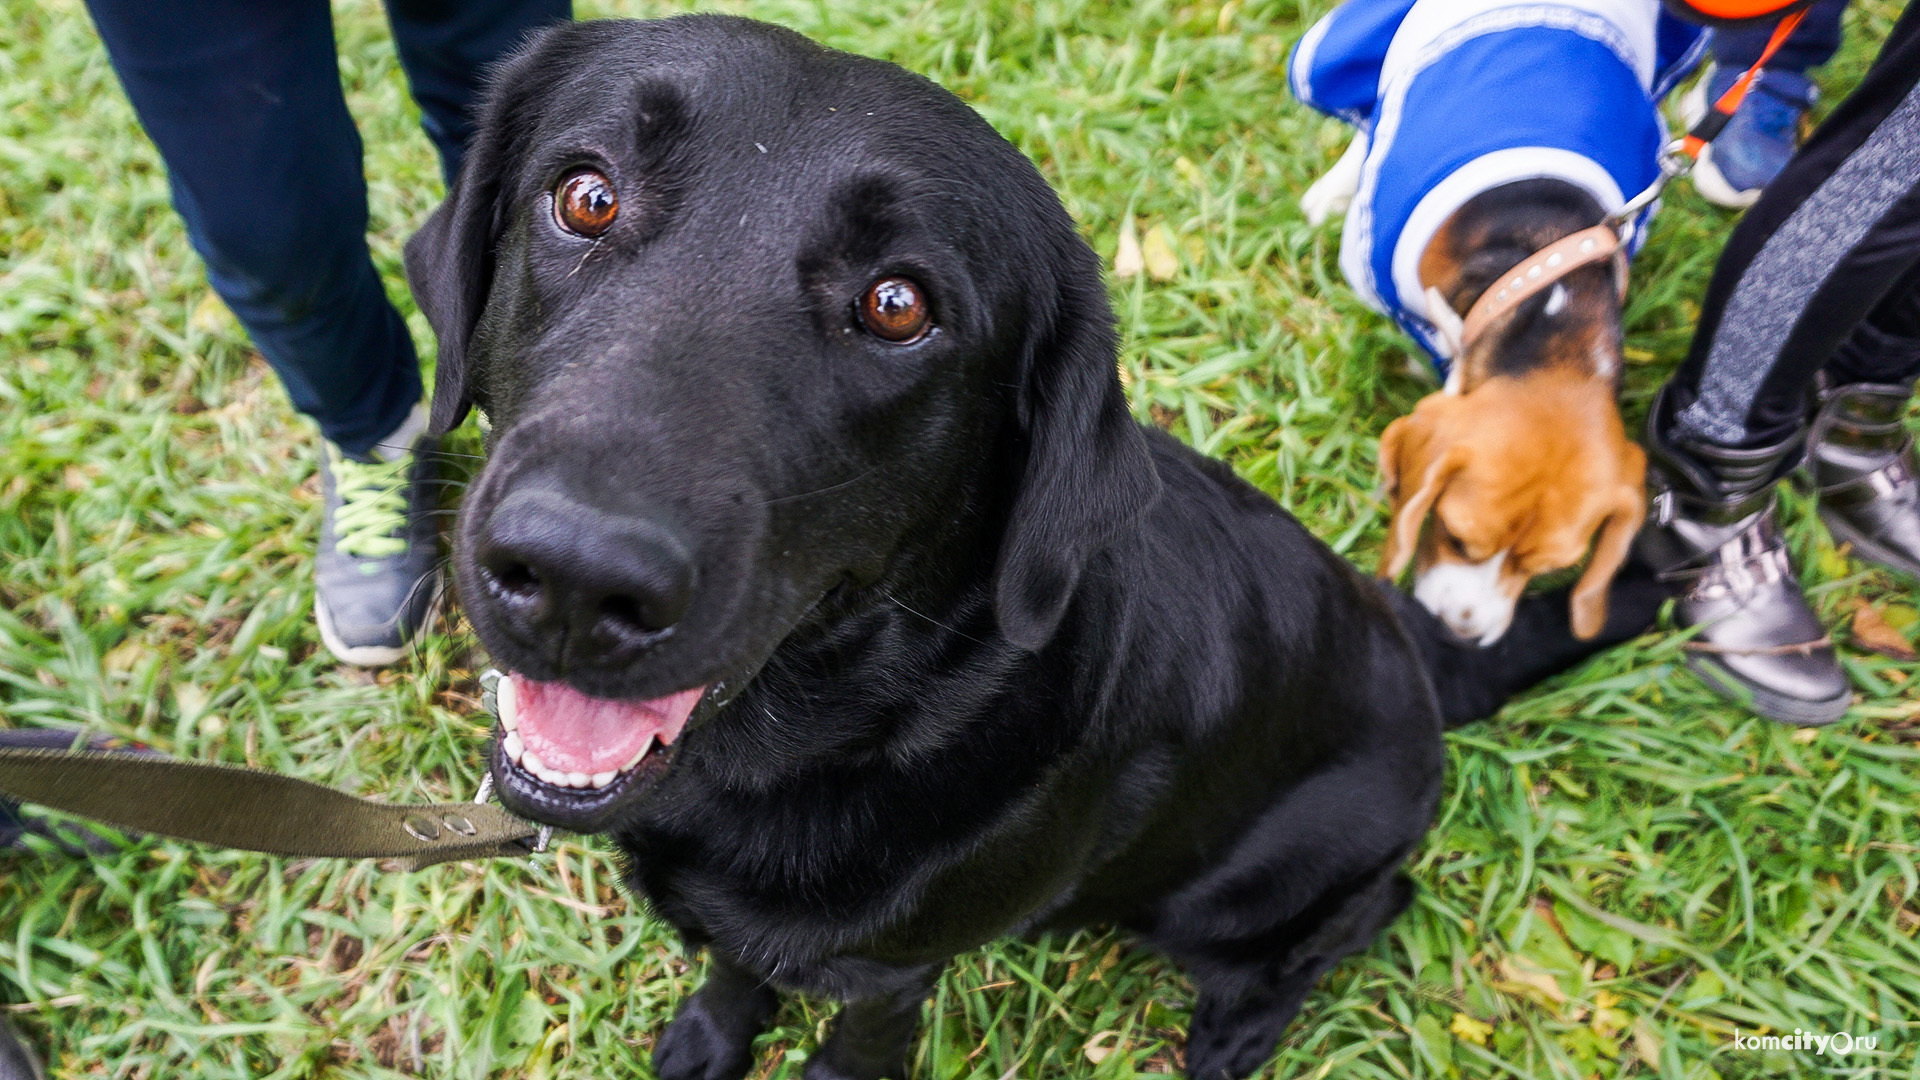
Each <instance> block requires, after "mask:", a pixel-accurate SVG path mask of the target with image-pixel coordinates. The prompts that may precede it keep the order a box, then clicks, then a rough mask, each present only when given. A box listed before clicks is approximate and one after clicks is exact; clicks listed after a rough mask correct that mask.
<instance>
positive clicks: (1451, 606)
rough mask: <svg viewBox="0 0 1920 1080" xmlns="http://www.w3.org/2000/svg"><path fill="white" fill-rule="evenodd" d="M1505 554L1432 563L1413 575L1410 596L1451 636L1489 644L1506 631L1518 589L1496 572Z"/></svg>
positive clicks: (1498, 570) (1517, 599)
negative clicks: (1436, 618) (1478, 558)
mask: <svg viewBox="0 0 1920 1080" xmlns="http://www.w3.org/2000/svg"><path fill="white" fill-rule="evenodd" d="M1506 554H1507V553H1506V552H1504V551H1503V552H1501V553H1500V554H1498V555H1495V556H1494V557H1493V558H1491V559H1488V560H1487V561H1485V562H1480V563H1455V562H1439V563H1435V564H1434V565H1432V566H1430V567H1427V568H1426V569H1424V570H1422V571H1421V572H1420V573H1419V574H1418V575H1416V576H1415V578H1414V582H1413V598H1414V599H1415V600H1418V601H1420V604H1421V606H1423V607H1425V608H1426V609H1427V610H1428V611H1431V612H1433V613H1434V615H1436V616H1438V617H1439V619H1440V621H1441V622H1443V623H1445V624H1446V626H1447V629H1449V630H1451V631H1453V633H1454V634H1455V636H1457V637H1459V638H1461V639H1462V640H1465V641H1472V642H1477V643H1479V644H1481V645H1491V644H1493V643H1494V642H1496V641H1499V640H1500V638H1501V636H1502V635H1504V634H1505V633H1506V632H1507V627H1508V626H1509V625H1510V624H1511V623H1512V622H1513V609H1514V605H1515V604H1516V603H1517V602H1518V601H1519V599H1520V596H1519V590H1518V589H1512V590H1510V589H1509V588H1508V587H1507V582H1505V581H1504V580H1503V578H1502V575H1501V573H1500V571H1501V567H1502V564H1503V563H1504V562H1505V561H1506ZM1522 584H1523V585H1524V579H1523V580H1522Z"/></svg>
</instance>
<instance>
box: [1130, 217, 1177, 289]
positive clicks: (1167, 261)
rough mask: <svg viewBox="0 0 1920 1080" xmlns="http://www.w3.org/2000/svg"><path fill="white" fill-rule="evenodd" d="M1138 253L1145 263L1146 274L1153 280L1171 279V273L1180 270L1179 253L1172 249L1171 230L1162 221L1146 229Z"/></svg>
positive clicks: (1173, 273)
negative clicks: (1143, 240) (1145, 236)
mask: <svg viewBox="0 0 1920 1080" xmlns="http://www.w3.org/2000/svg"><path fill="white" fill-rule="evenodd" d="M1140 254H1141V255H1142V256H1144V258H1145V260H1146V264H1147V276H1148V277H1150V278H1152V279H1153V280H1155V281H1171V280H1173V275H1175V274H1177V273H1179V272H1180V255H1179V253H1178V252H1176V251H1174V249H1173V230H1172V229H1169V228H1167V226H1166V223H1165V222H1162V223H1160V224H1158V225H1155V226H1154V227H1153V228H1151V229H1148V230H1147V239H1146V241H1145V242H1144V243H1142V244H1141V245H1140Z"/></svg>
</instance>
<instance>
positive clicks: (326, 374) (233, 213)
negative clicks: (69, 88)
mask: <svg viewBox="0 0 1920 1080" xmlns="http://www.w3.org/2000/svg"><path fill="white" fill-rule="evenodd" d="M88 6H89V8H90V9H91V11H92V13H93V17H94V22H95V24H96V25H97V26H98V27H99V30H100V36H101V38H102V39H103V40H104V41H105V42H106V45H107V52H108V55H109V56H110V57H111V58H112V60H113V66H114V70H115V72H116V73H117V74H118V75H119V76H120V81H121V84H122V85H123V86H124V87H125V88H126V91H127V96H128V97H129V98H130V99H132V101H133V106H134V109H135V111H136V112H138V113H139V115H140V121H141V123H142V125H143V126H145V128H146V130H147V134H148V135H149V136H151V137H152V139H153V141H154V144H155V145H156V146H158V147H159V149H160V154H161V156H162V157H163V158H165V159H166V163H167V174H168V178H169V179H170V181H171V182H172V185H173V198H174V205H175V207H176V208H178V210H179V211H180V216H181V217H182V218H183V219H185V221H186V226H187V234H188V237H189V238H190V239H191V240H192V242H193V246H194V248H195V250H197V251H198V252H199V253H200V255H201V257H202V258H203V259H205V261H206V265H207V277H208V279H209V281H211V282H212V284H213V287H214V289H215V291H217V292H218V293H219V294H220V296H221V298H222V299H224V300H225V301H226V302H227V306H228V307H230V308H232V309H233V313H234V314H235V315H236V316H237V317H238V318H239V319H240V322H241V324H242V325H244V326H245V327H246V328H247V332H248V333H249V334H250V335H251V336H252V338H253V341H254V344H255V345H256V346H258V348H259V349H260V352H261V354H262V355H264V356H265V357H266V358H267V362H268V363H269V364H271V365H273V368H274V370H275V371H276V372H277V373H278V374H279V375H280V378H281V380H282V382H284V383H285V385H286V388H287V394H288V396H289V397H291V398H292V399H293V403H294V406H295V408H297V409H299V410H300V411H301V412H304V413H306V414H308V415H310V416H312V417H313V418H314V419H315V420H316V421H318V422H319V425H320V430H321V432H322V433H323V434H324V435H325V436H326V437H327V438H328V439H329V440H331V441H333V442H334V443H336V444H338V445H339V446H340V447H341V448H343V449H344V450H346V451H347V452H349V453H354V454H360V453H365V452H366V451H368V450H370V449H371V448H372V447H373V446H374V444H375V443H377V442H378V441H380V440H381V439H382V438H384V437H385V436H387V435H388V434H389V433H391V432H392V431H393V430H394V429H395V428H397V427H399V426H400V424H401V422H402V421H403V420H404V419H405V418H406V416H407V413H408V411H409V410H411V409H412V408H413V406H414V404H415V403H416V402H417V401H418V400H419V399H420V390H421V386H420V375H419V365H418V364H417V362H416V361H415V358H414V353H413V341H412V338H411V337H410V336H409V335H408V333H407V328H406V324H405V322H404V321H402V319H401V318H400V315H399V312H397V311H395V310H394V307H393V305H392V304H391V303H390V302H389V301H388V300H387V296H386V292H385V290H384V289H383V287H382V286H381V283H380V279H379V276H378V274H376V273H375V271H374V268H373V262H372V259H371V258H370V257H369V255H368V252H367V242H366V228H367V196H366V181H365V179H364V177H363V175H362V173H361V148H360V136H359V133H358V132H357V131H355V130H354V126H353V119H352V117H350V116H349V115H348V114H347V105H346V100H345V98H344V97H343V96H342V94H341V90H340V71H339V63H338V61H337V59H336V58H335V55H334V45H333V19H332V14H331V12H330V11H329V9H328V6H327V4H326V0H284V2H276V3H270V4H266V3H258V2H255V0H89V3H88Z"/></svg>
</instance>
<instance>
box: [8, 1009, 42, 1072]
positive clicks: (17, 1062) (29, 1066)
mask: <svg viewBox="0 0 1920 1080" xmlns="http://www.w3.org/2000/svg"><path fill="white" fill-rule="evenodd" d="M44 1075H45V1074H44V1073H42V1072H41V1071H40V1059H39V1058H37V1057H35V1056H34V1054H33V1051H31V1050H29V1049H27V1045H26V1044H25V1043H23V1042H21V1041H20V1038H19V1036H18V1035H17V1034H15V1032H14V1030H13V1025H12V1024H9V1023H7V1021H6V1020H5V1019H4V1018H0V1080H41V1077H42V1076H44Z"/></svg>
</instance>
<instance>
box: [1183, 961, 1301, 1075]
mask: <svg viewBox="0 0 1920 1080" xmlns="http://www.w3.org/2000/svg"><path fill="white" fill-rule="evenodd" d="M1308 985H1311V980H1306V981H1305V985H1302V986H1300V987H1299V988H1298V990H1299V992H1298V993H1285V992H1282V993H1275V992H1273V991H1272V990H1271V989H1268V988H1261V989H1255V990H1252V991H1250V992H1243V993H1242V994H1240V995H1239V996H1238V997H1236V998H1232V999H1229V998H1228V997H1226V996H1224V995H1222V994H1219V993H1214V992H1209V991H1208V990H1206V989H1204V988H1203V989H1202V990H1201V991H1200V1000H1198V1001H1196V1002H1194V1005H1193V1023H1192V1024H1191V1025H1190V1026H1189V1027H1188V1029H1187V1076H1188V1078H1189V1080H1244V1078H1245V1077H1249V1076H1252V1075H1253V1074H1254V1073H1256V1072H1258V1071H1260V1067H1261V1066H1262V1065H1265V1064H1266V1063H1267V1059H1268V1058H1271V1057H1272V1056H1273V1052H1274V1050H1275V1048H1277V1047H1278V1046H1279V1045H1280V1036H1281V1035H1282V1034H1285V1032H1286V1030H1287V1025H1288V1024H1291V1023H1292V1022H1293V1017H1294V1014H1295V1013H1297V1012H1299V1011H1300V998H1302V997H1304V996H1305V991H1306V988H1307V986H1308Z"/></svg>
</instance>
